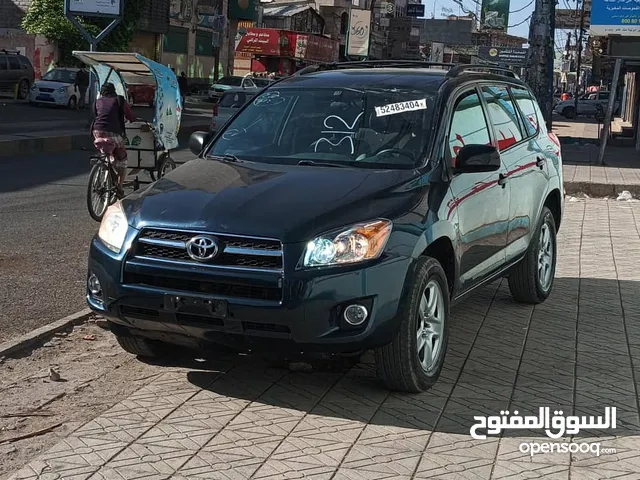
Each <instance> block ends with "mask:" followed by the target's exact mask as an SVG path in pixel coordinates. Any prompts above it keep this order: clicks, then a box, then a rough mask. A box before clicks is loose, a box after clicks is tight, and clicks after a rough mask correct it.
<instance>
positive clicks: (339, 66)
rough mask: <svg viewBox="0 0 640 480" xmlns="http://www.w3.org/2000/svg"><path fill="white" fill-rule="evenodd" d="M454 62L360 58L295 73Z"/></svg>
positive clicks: (313, 66) (427, 66) (445, 65)
mask: <svg viewBox="0 0 640 480" xmlns="http://www.w3.org/2000/svg"><path fill="white" fill-rule="evenodd" d="M454 66H455V64H454V63H440V62H424V61H421V60H359V61H350V62H335V63H326V64H319V65H310V66H308V67H305V68H303V69H302V70H298V71H297V72H296V73H295V75H305V74H307V73H311V72H318V71H322V70H343V69H349V68H385V67H386V68H430V67H447V68H452V67H454Z"/></svg>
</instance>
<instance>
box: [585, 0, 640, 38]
mask: <svg viewBox="0 0 640 480" xmlns="http://www.w3.org/2000/svg"><path fill="white" fill-rule="evenodd" d="M636 3H637V2H630V1H628V0H593V1H592V3H591V28H590V29H589V33H590V34H591V35H593V36H598V37H606V36H609V35H622V36H640V5H636Z"/></svg>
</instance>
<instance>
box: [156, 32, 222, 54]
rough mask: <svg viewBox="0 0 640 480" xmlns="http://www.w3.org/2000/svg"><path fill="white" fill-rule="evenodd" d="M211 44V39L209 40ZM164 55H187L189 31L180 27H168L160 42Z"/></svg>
mask: <svg viewBox="0 0 640 480" xmlns="http://www.w3.org/2000/svg"><path fill="white" fill-rule="evenodd" d="M209 43H211V39H209ZM162 45H163V50H164V51H165V52H166V53H187V52H188V45H189V30H188V29H186V28H180V27H170V28H169V32H168V33H167V34H165V36H164V40H163V42H162Z"/></svg>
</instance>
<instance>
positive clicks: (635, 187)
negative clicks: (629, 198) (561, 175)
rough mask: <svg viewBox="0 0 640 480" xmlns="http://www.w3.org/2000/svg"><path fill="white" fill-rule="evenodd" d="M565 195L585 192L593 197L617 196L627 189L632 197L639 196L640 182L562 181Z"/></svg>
mask: <svg viewBox="0 0 640 480" xmlns="http://www.w3.org/2000/svg"><path fill="white" fill-rule="evenodd" d="M564 188H565V191H566V194H567V195H577V194H581V193H586V194H587V195H589V196H590V197H594V198H603V197H609V198H614V199H615V198H617V197H618V195H620V193H622V192H623V191H624V190H627V191H628V192H629V193H631V195H633V198H640V184H637V183H636V184H613V183H593V182H564Z"/></svg>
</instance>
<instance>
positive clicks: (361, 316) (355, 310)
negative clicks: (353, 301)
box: [343, 305, 369, 326]
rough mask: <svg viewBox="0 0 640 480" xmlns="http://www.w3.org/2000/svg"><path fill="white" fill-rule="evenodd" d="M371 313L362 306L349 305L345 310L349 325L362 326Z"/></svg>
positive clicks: (344, 314)
mask: <svg viewBox="0 0 640 480" xmlns="http://www.w3.org/2000/svg"><path fill="white" fill-rule="evenodd" d="M368 314H369V312H368V311H367V309H366V308H365V307H363V306H362V305H349V306H348V307H347V308H345V309H344V313H343V316H344V319H345V320H346V321H347V323H348V324H349V325H354V326H357V325H361V324H362V323H363V322H364V321H365V320H366V319H367V315H368Z"/></svg>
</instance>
